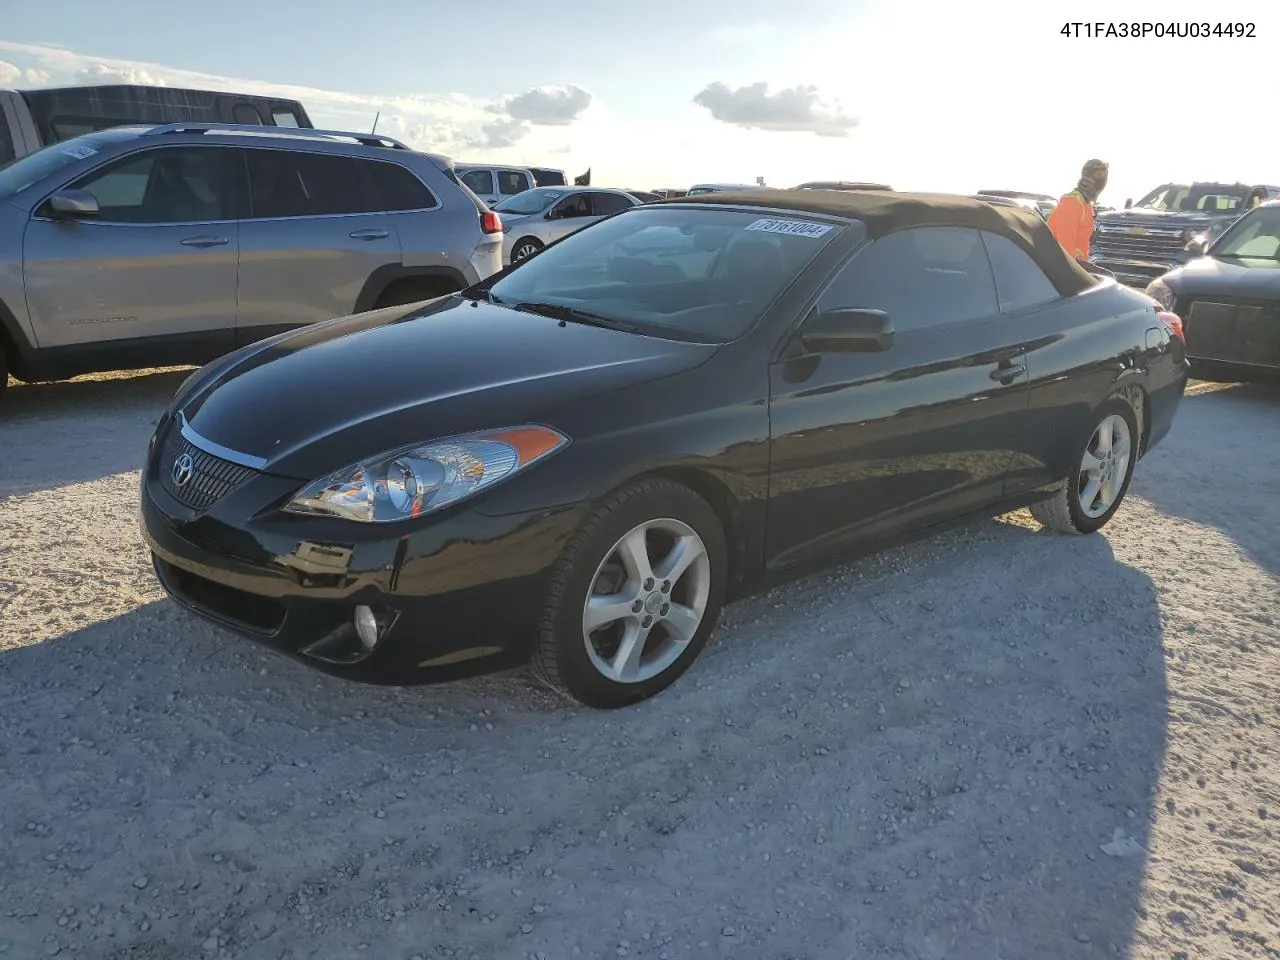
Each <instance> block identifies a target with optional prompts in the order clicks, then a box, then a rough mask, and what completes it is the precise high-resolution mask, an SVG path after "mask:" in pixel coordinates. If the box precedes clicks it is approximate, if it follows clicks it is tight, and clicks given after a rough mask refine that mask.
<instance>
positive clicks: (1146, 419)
mask: <svg viewBox="0 0 1280 960" xmlns="http://www.w3.org/2000/svg"><path fill="white" fill-rule="evenodd" d="M1149 399H1150V398H1149V397H1148V395H1147V390H1146V388H1145V387H1144V386H1142V384H1140V383H1135V382H1133V381H1129V382H1128V383H1125V384H1123V385H1121V386H1120V387H1119V388H1118V389H1116V390H1114V391H1113V392H1112V393H1110V394H1108V395H1107V397H1106V399H1105V400H1103V401H1102V403H1100V404H1098V406H1097V410H1101V409H1102V408H1103V407H1105V406H1106V405H1107V404H1109V403H1110V402H1111V401H1113V400H1123V401H1124V402H1125V403H1127V404H1128V405H1129V407H1130V408H1131V409H1132V410H1133V417H1134V419H1135V420H1137V422H1138V457H1139V458H1141V457H1142V456H1143V455H1144V454H1145V453H1146V452H1147V441H1148V440H1149V439H1150V437H1151V417H1150V416H1148V415H1147V404H1148V401H1149ZM1095 412H1096V411H1095Z"/></svg>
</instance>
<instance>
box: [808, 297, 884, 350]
mask: <svg viewBox="0 0 1280 960" xmlns="http://www.w3.org/2000/svg"><path fill="white" fill-rule="evenodd" d="M800 342H801V343H803V344H804V347H805V349H806V350H808V351H809V352H811V353H876V352H879V351H881V350H888V349H889V347H890V346H892V345H893V323H892V322H891V321H890V320H889V315H888V314H887V313H885V312H884V311H883V310H858V309H850V308H841V309H838V310H827V311H825V312H824V313H820V314H818V315H817V316H816V317H813V318H812V319H811V320H809V321H808V322H807V323H806V324H805V325H804V327H802V328H801V331H800Z"/></svg>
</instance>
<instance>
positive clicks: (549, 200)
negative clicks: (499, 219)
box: [493, 187, 564, 217]
mask: <svg viewBox="0 0 1280 960" xmlns="http://www.w3.org/2000/svg"><path fill="white" fill-rule="evenodd" d="M563 196H564V191H563V190H544V189H542V188H541V187H534V188H533V189H532V190H525V191H524V192H523V193H517V194H516V195H515V196H514V197H508V198H507V199H506V200H503V201H502V202H501V203H499V204H497V205H496V206H495V207H494V208H493V209H494V210H495V211H496V212H497V213H509V214H511V215H512V216H513V217H518V216H525V215H527V214H531V213H541V212H542V211H543V210H545V209H547V207H549V206H551V204H553V203H555V202H556V201H557V200H559V199H560V198H561V197H563Z"/></svg>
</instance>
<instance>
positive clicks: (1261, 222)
mask: <svg viewBox="0 0 1280 960" xmlns="http://www.w3.org/2000/svg"><path fill="white" fill-rule="evenodd" d="M1211 252H1212V254H1213V255H1214V256H1215V257H1240V258H1246V259H1248V258H1253V259H1258V260H1280V207H1263V208H1262V209H1260V210H1255V211H1253V212H1252V213H1248V214H1245V215H1244V216H1243V217H1241V218H1240V219H1239V220H1237V221H1236V223H1235V225H1234V226H1233V227H1232V228H1231V229H1230V230H1228V231H1227V232H1226V233H1224V234H1223V235H1222V236H1221V237H1220V238H1219V239H1218V242H1217V243H1215V244H1214V245H1213V250H1212V251H1211Z"/></svg>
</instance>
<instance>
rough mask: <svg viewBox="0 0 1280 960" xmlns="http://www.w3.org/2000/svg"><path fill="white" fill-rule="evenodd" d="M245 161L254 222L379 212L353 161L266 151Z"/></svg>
mask: <svg viewBox="0 0 1280 960" xmlns="http://www.w3.org/2000/svg"><path fill="white" fill-rule="evenodd" d="M245 157H246V158H247V161H248V165H249V198H250V211H251V213H250V215H251V216H254V217H322V216H335V215H339V214H347V213H368V212H371V211H373V210H374V209H375V208H376V207H377V204H376V203H374V202H373V201H372V198H370V197H369V196H368V195H367V190H366V185H365V180H364V177H363V176H362V172H363V171H362V168H361V164H360V161H359V160H356V159H354V158H352V157H343V156H336V155H332V154H320V153H302V152H300V151H294V150H262V149H251V150H246V151H245Z"/></svg>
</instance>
